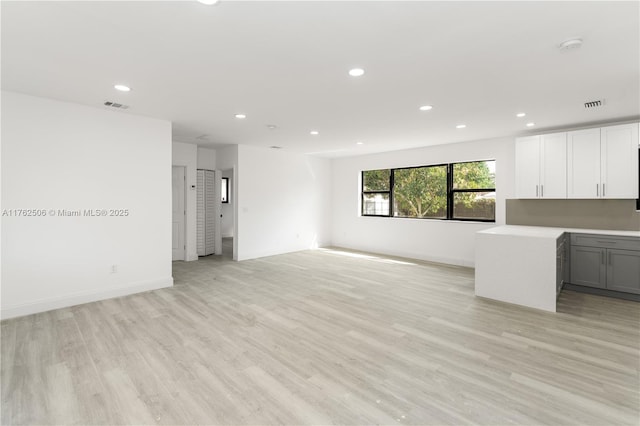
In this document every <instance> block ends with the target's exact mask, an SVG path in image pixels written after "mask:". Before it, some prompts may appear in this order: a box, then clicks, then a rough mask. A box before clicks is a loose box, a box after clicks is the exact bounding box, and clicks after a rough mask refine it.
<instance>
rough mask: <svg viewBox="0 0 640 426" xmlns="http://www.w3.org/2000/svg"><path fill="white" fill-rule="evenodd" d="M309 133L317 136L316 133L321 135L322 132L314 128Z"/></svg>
mask: <svg viewBox="0 0 640 426" xmlns="http://www.w3.org/2000/svg"><path fill="white" fill-rule="evenodd" d="M309 134H310V135H313V136H316V135H319V134H320V132H319V131H317V130H312V131H310V132H309Z"/></svg>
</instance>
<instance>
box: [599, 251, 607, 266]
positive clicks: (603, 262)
mask: <svg viewBox="0 0 640 426" xmlns="http://www.w3.org/2000/svg"><path fill="white" fill-rule="evenodd" d="M601 253H602V256H600V257H601V258H602V264H603V265H606V262H605V258H604V256H605V254H604V250H602V251H601Z"/></svg>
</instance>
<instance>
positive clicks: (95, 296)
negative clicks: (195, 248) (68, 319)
mask: <svg viewBox="0 0 640 426" xmlns="http://www.w3.org/2000/svg"><path fill="white" fill-rule="evenodd" d="M172 285H173V277H168V278H162V279H157V280H151V281H139V282H136V283H132V284H128V285H126V286H120V287H116V288H109V289H105V290H98V291H91V292H82V293H74V294H68V295H65V296H60V297H55V298H50V299H40V300H35V301H33V302H29V303H22V304H18V305H13V306H3V307H2V309H1V310H0V318H1V319H7V318H15V317H21V316H24V315H31V314H36V313H39V312H46V311H51V310H54V309H60V308H67V307H69V306H75V305H81V304H83V303H89V302H96V301H98V300H105V299H112V298H114V297H122V296H128V295H130V294H135V293H142V292H144V291H150V290H157V289H160V288H165V287H171V286H172Z"/></svg>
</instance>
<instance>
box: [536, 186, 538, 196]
mask: <svg viewBox="0 0 640 426" xmlns="http://www.w3.org/2000/svg"><path fill="white" fill-rule="evenodd" d="M537 196H538V185H536V197H537Z"/></svg>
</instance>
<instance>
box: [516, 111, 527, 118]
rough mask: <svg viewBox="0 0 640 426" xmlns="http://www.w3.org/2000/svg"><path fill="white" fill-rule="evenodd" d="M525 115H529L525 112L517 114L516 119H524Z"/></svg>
mask: <svg viewBox="0 0 640 426" xmlns="http://www.w3.org/2000/svg"><path fill="white" fill-rule="evenodd" d="M525 115H527V114H525V113H524V112H519V113H517V114H516V117H518V118H522V117H524V116H525Z"/></svg>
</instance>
